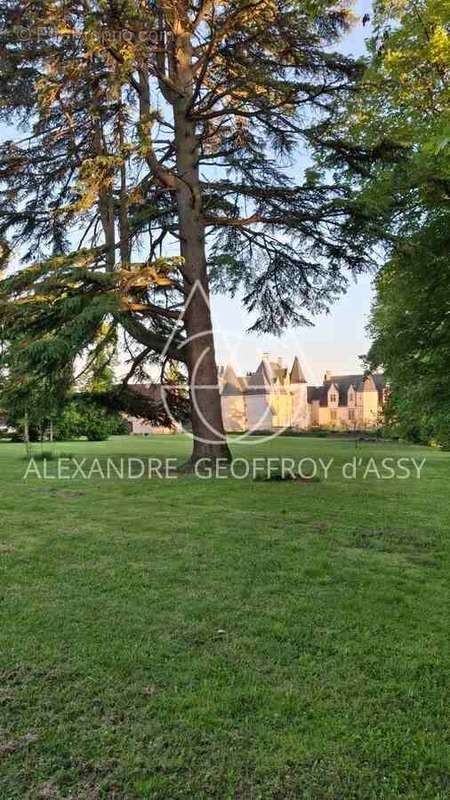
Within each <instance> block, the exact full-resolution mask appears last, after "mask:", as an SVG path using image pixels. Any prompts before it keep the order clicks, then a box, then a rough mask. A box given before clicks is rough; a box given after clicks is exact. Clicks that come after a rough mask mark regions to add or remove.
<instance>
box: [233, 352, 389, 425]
mask: <svg viewBox="0 0 450 800" xmlns="http://www.w3.org/2000/svg"><path fill="white" fill-rule="evenodd" d="M219 382H220V390H221V396H222V411H223V418H224V425H225V430H226V431H227V432H240V431H241V432H244V431H258V430H261V431H267V430H270V431H276V430H280V429H283V428H293V429H296V430H308V429H310V428H331V429H336V430H366V429H370V428H376V427H377V426H378V425H379V424H380V416H381V411H382V408H383V404H384V400H385V393H386V387H385V380H384V375H382V374H378V373H375V374H365V375H364V374H357V375H355V374H352V375H332V374H331V373H330V372H326V373H325V376H324V380H323V383H322V385H321V386H308V384H307V381H306V379H305V376H304V374H303V370H302V368H301V365H300V362H299V360H298V358H297V357H295V358H294V360H293V363H292V366H291V368H290V369H288V368H287V367H286V366H285V365H284V362H283V359H281V358H277V359H275V360H272V359H271V358H270V357H269V355H268V354H265V355H263V357H262V359H261V362H260V364H259V366H258V368H257V369H256V371H255V372H249V373H247V375H245V376H238V375H237V374H236V372H235V370H234V369H233V367H232V366H231V365H227V366H226V367H221V368H219Z"/></svg>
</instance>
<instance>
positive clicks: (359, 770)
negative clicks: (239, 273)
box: [0, 437, 450, 800]
mask: <svg viewBox="0 0 450 800" xmlns="http://www.w3.org/2000/svg"><path fill="white" fill-rule="evenodd" d="M55 448H56V450H58V451H64V452H65V453H67V452H70V453H72V454H74V455H76V456H81V455H82V456H90V457H94V456H99V457H102V458H103V457H105V456H106V455H112V454H114V455H116V456H120V455H133V456H136V455H142V456H150V455H152V456H165V457H168V456H179V457H180V458H182V457H183V456H184V455H186V454H187V451H188V444H187V442H186V441H185V440H183V439H182V438H181V437H157V438H153V439H126V438H118V439H114V440H112V441H111V442H108V443H105V444H88V443H87V442H84V443H83V442H79V443H75V444H72V443H71V444H68V445H57V446H55ZM36 451H37V452H38V448H36ZM236 451H237V447H236ZM244 453H245V455H247V456H249V457H253V456H256V455H258V456H264V455H266V456H269V455H271V456H279V455H286V456H292V457H294V458H295V459H299V458H301V457H302V456H314V457H319V456H321V457H322V458H324V459H329V458H331V457H333V458H335V468H334V469H333V470H332V471H331V474H330V479H329V480H327V481H325V480H322V481H320V482H314V483H303V482H279V481H278V482H276V481H272V482H264V481H251V480H245V481H238V480H213V481H207V480H205V481H203V480H199V479H194V478H192V477H188V476H183V477H180V478H178V479H177V480H157V479H154V480H150V481H149V480H134V481H120V480H118V479H116V480H112V481H110V482H107V481H102V480H101V479H100V478H97V479H95V478H94V479H93V480H91V481H83V480H82V479H81V480H80V479H78V480H77V481H74V482H68V481H66V482H62V481H61V482H59V481H39V480H38V479H37V477H34V478H33V479H30V480H28V481H26V482H25V481H24V480H23V474H24V470H25V467H26V463H25V461H24V460H23V449H22V447H21V446H20V445H10V444H5V443H0V575H1V586H0V598H1V606H0V608H1V622H0V625H1V627H0V639H1V654H0V675H1V684H0V710H1V718H0V797H1V798H2V800H15V799H16V798H20V800H39V799H40V798H42V799H44V798H47V800H50V799H57V798H63V797H70V798H78V799H79V800H99V799H100V798H110V799H111V798H126V800H133V799H134V798H157V799H158V800H177V799H180V798H183V800H188V798H189V800H191V799H194V800H196V799H197V798H220V800H225V799H227V800H228V799H230V800H231V799H233V800H234V799H236V800H256V798H261V799H263V800H269V799H270V800H275V799H276V800H289V799H293V798H295V799H296V800H297V799H299V800H352V798H357V799H358V800H363V799H366V798H367V799H369V798H370V800H382V799H383V798H389V799H391V798H392V800H394V798H411V799H412V798H414V800H431V799H433V800H440V798H444V797H447V791H448V783H447V776H448V773H447V771H446V765H447V752H448V751H446V749H445V747H446V746H445V728H446V725H445V720H446V699H447V698H446V687H447V680H446V671H445V666H446V662H447V663H448V651H447V652H446V643H447V641H448V637H447V634H448V619H449V615H448V597H449V592H448V580H447V579H448V538H449V530H450V509H449V477H450V454H448V453H440V452H438V451H433V450H426V449H424V448H417V447H407V446H400V445H393V444H386V443H384V444H370V443H365V444H362V445H360V446H359V447H358V448H355V445H354V444H353V443H351V442H347V441H337V440H334V441H333V440H325V439H323V440H322V439H294V438H292V439H288V438H283V439H279V440H277V441H274V442H271V443H270V444H267V445H260V446H257V447H253V448H248V449H247V450H245V449H244V450H243V449H242V448H239V451H238V452H236V455H238V456H242V455H243V454H244ZM355 455H357V456H358V457H363V458H365V459H368V458H370V457H372V456H373V457H375V458H376V459H377V461H378V460H380V459H381V458H383V457H385V456H389V457H393V456H394V457H397V456H403V457H407V458H410V457H411V456H413V457H416V458H417V459H419V460H421V459H422V458H424V457H426V458H427V462H426V464H425V467H424V468H423V471H422V478H421V480H417V479H416V478H413V477H412V478H410V479H409V480H397V479H393V480H378V479H377V478H376V477H375V476H374V475H372V476H371V477H369V478H368V479H367V480H365V481H363V480H361V479H358V480H348V481H345V480H344V479H343V478H342V476H341V474H340V467H341V465H342V463H344V461H346V460H348V459H351V458H352V457H353V456H355Z"/></svg>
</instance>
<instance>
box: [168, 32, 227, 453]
mask: <svg viewBox="0 0 450 800" xmlns="http://www.w3.org/2000/svg"><path fill="white" fill-rule="evenodd" d="M176 60H177V76H178V79H179V82H180V87H181V92H180V96H178V97H177V98H175V99H174V101H173V110H174V126H175V149H176V167H177V181H176V203H177V210H178V220H179V233H180V251H181V255H182V256H183V259H184V263H183V267H182V271H183V277H184V289H185V294H186V301H187V302H186V307H185V312H184V325H185V330H186V336H187V343H186V345H185V347H184V348H183V349H185V352H186V363H187V367H188V372H189V392H190V400H191V419H192V433H193V437H194V446H193V453H192V456H191V463H192V464H193V465H195V464H197V463H198V462H199V461H201V460H203V459H204V460H205V461H209V462H217V460H218V459H225V460H227V461H229V460H230V458H231V454H230V451H229V448H228V445H227V441H226V436H225V431H224V426H223V418H222V404H221V399H220V392H219V386H218V378H217V364H216V356H215V347H214V335H213V331H212V322H211V310H210V304H209V283H208V271H207V261H206V250H205V224H204V221H203V217H202V193H201V185H200V176H199V170H198V146H199V145H198V139H197V136H196V132H195V123H194V122H193V121H192V120H191V119H189V105H190V100H191V92H192V53H191V43H190V34H189V33H188V32H182V33H181V35H179V36H178V37H177V48H176Z"/></svg>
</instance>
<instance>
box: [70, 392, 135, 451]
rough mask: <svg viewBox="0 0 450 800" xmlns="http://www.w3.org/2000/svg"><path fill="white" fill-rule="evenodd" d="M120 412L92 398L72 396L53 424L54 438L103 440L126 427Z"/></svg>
mask: <svg viewBox="0 0 450 800" xmlns="http://www.w3.org/2000/svg"><path fill="white" fill-rule="evenodd" d="M123 422H124V420H122V417H121V416H120V414H117V413H114V412H111V411H109V410H108V409H106V408H104V407H103V406H100V405H99V404H98V403H96V402H95V400H94V399H93V398H86V397H83V398H77V397H74V398H73V399H72V400H71V401H70V402H69V403H68V404H67V405H66V407H65V409H64V411H63V413H62V414H61V417H60V418H59V419H58V420H57V421H56V423H55V426H54V433H55V439H57V440H59V441H70V440H71V439H80V438H81V437H82V436H86V437H87V438H88V439H89V441H90V442H104V441H106V440H107V439H109V437H110V436H112V435H114V434H117V433H122V432H123V431H124V430H125V431H126V429H125V428H124V426H123Z"/></svg>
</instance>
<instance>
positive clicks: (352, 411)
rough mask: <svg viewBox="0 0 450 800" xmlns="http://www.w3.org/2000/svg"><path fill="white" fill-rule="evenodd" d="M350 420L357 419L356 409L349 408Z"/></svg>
mask: <svg viewBox="0 0 450 800" xmlns="http://www.w3.org/2000/svg"><path fill="white" fill-rule="evenodd" d="M348 418H349V419H351V420H354V419H355V409H354V408H349V410H348Z"/></svg>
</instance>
